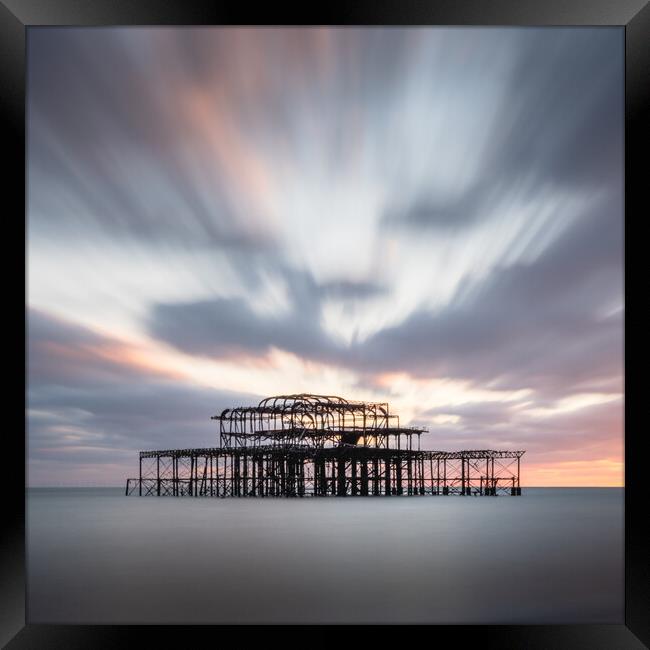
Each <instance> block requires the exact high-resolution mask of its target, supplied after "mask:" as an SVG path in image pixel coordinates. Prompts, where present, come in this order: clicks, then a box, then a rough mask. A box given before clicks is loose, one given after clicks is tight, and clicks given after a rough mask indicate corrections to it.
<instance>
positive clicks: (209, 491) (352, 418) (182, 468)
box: [126, 394, 525, 497]
mask: <svg viewBox="0 0 650 650" xmlns="http://www.w3.org/2000/svg"><path fill="white" fill-rule="evenodd" d="M212 419H213V420H217V421H218V422H219V438H220V444H219V446H218V447H209V448H203V449H166V450H157V451H141V452H140V471H139V476H138V478H129V479H127V482H126V494H127V495H131V494H138V495H140V496H186V495H187V496H218V497H244V496H251V497H267V496H272V497H278V496H282V497H290V496H296V497H303V496H327V495H334V496H373V495H374V496H379V495H405V494H407V495H425V494H426V495H452V494H457V495H464V496H467V495H483V496H496V495H498V494H510V495H513V496H516V495H521V486H520V484H519V475H520V464H521V457H522V456H523V454H524V453H525V452H523V451H494V450H489V449H488V450H464V451H429V450H421V449H420V436H421V435H422V433H425V432H426V431H427V430H426V429H421V428H415V427H401V426H400V424H399V416H397V415H393V414H391V413H390V412H389V408H388V404H387V403H385V402H383V403H369V402H352V401H348V400H345V399H343V398H341V397H336V396H330V395H327V396H325V395H307V394H300V395H281V396H277V397H269V398H266V399H263V400H262V401H261V402H260V403H259V404H258V405H257V406H253V407H238V408H234V409H226V410H225V411H223V412H222V413H221V414H220V415H215V416H213V417H212Z"/></svg>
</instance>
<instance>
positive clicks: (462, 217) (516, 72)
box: [383, 29, 624, 230]
mask: <svg viewBox="0 0 650 650" xmlns="http://www.w3.org/2000/svg"><path fill="white" fill-rule="evenodd" d="M516 39H517V41H518V42H517V45H516V48H515V51H516V52H517V53H518V56H517V58H516V60H515V61H516V62H515V64H514V65H513V66H512V70H511V71H510V72H509V73H508V75H507V83H506V86H505V89H504V92H503V96H502V100H501V103H500V105H499V108H498V110H497V111H496V113H495V116H494V118H493V123H492V125H491V126H490V127H489V130H490V134H491V137H490V138H489V140H488V145H487V146H486V147H485V149H483V150H480V149H479V150H477V151H475V152H474V155H473V157H474V158H477V159H478V160H479V161H480V169H479V172H478V178H479V179H480V180H478V181H476V182H475V183H473V184H472V185H471V186H470V187H469V188H468V189H466V190H465V191H464V192H463V193H462V194H460V195H459V196H453V195H452V196H441V195H440V194H432V193H431V191H430V190H428V188H422V190H421V191H420V194H418V195H415V196H412V197H407V198H406V199H405V198H404V197H400V196H396V197H393V205H390V206H388V207H387V209H386V212H385V213H384V215H383V220H384V223H385V224H386V225H387V226H392V227H395V226H407V227H410V228H415V229H423V228H425V229H426V228H434V229H436V230H448V229H465V228H469V227H471V226H472V225H474V224H475V223H477V222H478V221H482V220H485V219H486V218H487V217H490V215H491V214H493V218H494V219H497V220H498V219H499V212H503V210H504V208H506V207H508V206H509V205H511V204H512V202H513V200H518V201H522V200H523V201H524V202H532V201H535V200H538V201H540V200H542V201H543V200H545V197H547V196H549V195H550V194H552V193H553V192H557V191H558V190H569V191H571V192H574V193H575V192H585V193H590V192H593V191H595V190H602V189H603V188H604V189H606V190H610V191H612V192H620V191H621V188H622V178H623V177H622V166H623V144H622V128H623V73H622V70H623V65H624V61H623V37H622V32H620V33H619V35H618V38H616V37H614V36H613V34H612V33H611V32H609V31H606V30H605V31H604V30H594V29H579V30H562V29H560V30H551V31H549V30H540V29H526V30H520V33H518V34H517V36H516ZM494 48H495V44H492V49H494ZM476 110H480V107H476Z"/></svg>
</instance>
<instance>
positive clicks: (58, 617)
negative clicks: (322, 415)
mask: <svg viewBox="0 0 650 650" xmlns="http://www.w3.org/2000/svg"><path fill="white" fill-rule="evenodd" d="M623 515H624V492H623V489H622V488H528V489H526V488H523V490H522V496H515V497H513V496H498V497H493V496H490V497H474V496H467V497H461V496H430V495H427V496H399V497H397V496H391V497H385V496H384V497H382V496H378V497H315V498H303V499H300V498H292V499H291V498H289V499H287V498H263V499H261V498H243V499H220V498H210V497H137V496H129V497H126V496H125V495H124V488H123V487H121V488H30V489H28V491H27V620H28V622H29V623H67V624H96V623H104V624H107V623H110V624H121V623H124V624H130V623H144V624H148V623H155V624H183V623H199V624H200V623H204V624H219V623H438V624H536V623H537V624H562V623H619V624H620V623H622V622H623V616H624V610H623V605H624V566H623V559H624V519H623Z"/></svg>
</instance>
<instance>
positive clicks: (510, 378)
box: [27, 28, 624, 485]
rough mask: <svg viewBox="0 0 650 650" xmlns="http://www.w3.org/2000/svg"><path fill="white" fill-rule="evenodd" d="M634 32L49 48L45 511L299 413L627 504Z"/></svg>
mask: <svg viewBox="0 0 650 650" xmlns="http://www.w3.org/2000/svg"><path fill="white" fill-rule="evenodd" d="M623 71H624V68H623V31H622V29H617V28H611V29H610V28H597V29H566V28H544V29H519V28H517V29H496V28H489V29H476V28H474V29H464V28H463V29H459V28H453V29H443V28H431V29H430V28H411V29H395V28H391V29H367V28H362V29H282V30H279V29H234V28H230V29H208V28H200V29H178V28H171V29H167V28H164V29H158V28H155V29H154V28H145V29H140V28H120V29H104V28H101V29H71V28H67V29H53V28H35V29H30V30H29V34H28V74H29V77H28V155H29V158H28V161H29V162H28V297H27V298H28V326H29V331H28V334H29V346H28V362H27V363H28V445H29V466H28V471H29V483H30V484H31V485H123V484H124V480H125V478H126V477H127V476H134V475H136V472H137V451H138V450H140V449H155V448H170V447H187V446H211V445H215V444H216V443H217V435H216V427H215V423H214V422H211V421H210V419H209V418H210V416H211V415H213V414H214V413H216V412H219V411H220V410H221V409H223V408H226V407H228V406H237V405H248V404H256V403H257V402H258V401H259V400H260V399H261V398H262V397H264V396H268V395H276V394H282V393H297V392H312V393H326V394H338V395H341V396H344V397H348V398H350V399H360V400H361V399H364V400H372V401H388V402H389V403H390V404H391V406H392V408H393V410H394V411H396V412H398V413H399V414H400V416H401V423H402V424H409V423H410V424H413V425H423V426H427V427H428V428H429V430H430V433H428V434H426V435H425V436H423V440H422V446H423V447H424V448H429V449H451V450H455V449H477V448H492V449H494V448H496V449H526V450H527V454H526V456H525V457H524V463H523V467H522V483H523V484H524V485H622V484H623V354H622V350H623V315H624V305H623V166H622V163H623Z"/></svg>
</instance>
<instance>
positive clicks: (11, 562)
mask: <svg viewBox="0 0 650 650" xmlns="http://www.w3.org/2000/svg"><path fill="white" fill-rule="evenodd" d="M289 6H290V5H289V4H288V3H287V4H286V5H285V6H284V7H278V6H276V5H275V4H265V5H260V7H259V8H257V7H256V8H255V11H254V12H253V11H252V10H251V9H250V8H248V9H247V8H246V7H245V6H244V5H243V4H242V3H227V2H223V3H219V4H215V3H211V2H207V1H205V2H201V1H195V2H189V1H188V0H186V1H182V0H173V1H172V0H158V1H156V0H83V1H82V2H79V1H76V0H0V70H1V72H0V111H2V118H3V119H2V128H3V138H2V145H3V146H2V152H3V157H4V158H5V167H4V168H5V170H7V171H6V172H5V174H6V175H5V183H4V184H3V185H4V195H5V200H7V199H9V200H8V201H7V204H8V206H9V207H7V208H5V223H9V222H13V223H20V218H19V214H21V213H22V214H23V218H24V216H25V189H24V187H25V185H24V182H25V162H26V161H25V87H26V86H25V81H26V80H25V42H26V30H27V28H29V27H30V26H37V25H60V26H61V25H70V26H86V25H87V26H90V25H93V26H100V25H141V26H144V25H206V24H207V25H226V24H240V25H250V24H273V25H307V24H328V25H344V24H358V25H380V24H388V25H415V24H430V25H504V26H505V25H510V26H543V25H547V26H559V25H567V26H586V25H591V26H621V27H622V28H624V30H625V53H626V64H625V65H626V88H625V100H626V108H625V116H626V117H625V119H626V125H625V153H626V155H625V188H626V207H625V212H626V215H625V232H626V238H625V242H626V243H625V265H626V269H625V278H626V287H625V296H626V298H627V296H628V294H629V292H630V284H629V281H630V279H631V278H632V275H631V273H630V271H629V269H630V265H631V263H632V261H631V252H630V251H631V248H632V243H634V244H636V245H638V242H639V239H640V238H638V237H633V236H632V233H633V232H634V226H633V224H634V223H635V221H633V218H632V215H633V214H634V212H636V211H638V212H640V210H641V206H642V205H643V190H644V189H645V188H644V183H643V180H644V178H643V176H644V175H645V174H644V171H643V169H644V158H645V152H646V146H645V145H646V144H647V136H646V135H645V134H644V132H643V131H644V129H643V126H644V119H643V118H644V116H645V109H646V107H647V104H648V94H649V92H650V83H649V81H650V48H649V47H648V43H649V42H650V6H648V2H647V0H616V1H615V2H613V1H612V0H588V1H587V0H545V1H542V0H490V1H488V0H457V1H456V2H450V1H448V0H445V1H442V0H441V1H438V2H436V1H435V0H428V1H423V0H401V1H395V0H390V1H388V0H384V1H382V2H374V3H373V2H367V3H365V2H354V3H353V2H349V3H348V4H347V5H344V4H343V3H341V4H333V3H326V4H323V6H322V7H315V8H314V9H313V10H311V11H307V10H306V7H305V6H302V7H299V8H297V9H296V8H294V9H293V11H292V10H290V9H289ZM21 163H22V164H21ZM636 216H637V217H638V218H640V217H641V216H642V215H641V214H638V215H636ZM23 234H24V235H25V236H26V232H25V231H24V230H23ZM5 249H6V250H7V249H8V251H9V253H10V255H9V259H10V262H11V263H12V264H13V262H15V263H16V265H19V264H20V263H21V262H22V264H23V266H22V268H23V269H25V270H27V269H26V266H25V264H26V260H25V257H24V248H23V249H21V248H20V247H19V246H18V245H15V244H13V243H9V242H6V246H5ZM21 250H22V253H21ZM15 273H16V270H15V268H11V275H8V276H6V277H8V278H9V279H8V282H14V281H13V277H14V276H15ZM640 273H641V274H643V275H645V274H647V272H645V273H644V272H643V271H640ZM16 284H18V283H15V282H14V285H16ZM24 288H25V284H23V292H22V297H20V298H18V297H17V298H16V303H18V300H20V299H22V300H23V307H22V309H23V314H25V311H24V309H25V305H24V298H25V291H24ZM19 293H20V291H18V292H17V294H19ZM626 303H627V300H626ZM15 309H16V313H20V309H21V308H20V307H19V306H18V305H17V304H16V306H15ZM7 311H8V310H7ZM639 312H640V310H638V309H636V308H635V307H634V306H633V305H632V310H630V305H629V304H626V328H625V339H626V341H627V340H628V338H627V337H628V333H629V330H630V327H629V324H630V323H634V322H640V321H639ZM21 325H22V335H23V336H24V335H25V321H24V320H23V321H21V320H20V319H16V321H14V324H13V325H11V326H9V325H7V327H9V329H8V330H7V334H6V337H7V338H6V340H7V341H9V340H12V339H13V336H15V337H16V339H17V338H18V336H19V335H20V334H21ZM634 345H635V347H634V351H635V354H634V359H637V358H638V357H639V356H642V355H641V347H638V346H642V345H643V342H642V341H639V342H638V346H637V341H635V344H634ZM10 347H15V348H16V349H18V345H17V344H16V345H14V346H12V345H10ZM626 349H627V350H630V345H628V346H626ZM622 353H623V351H622ZM634 359H633V358H632V355H631V354H626V358H625V361H626V379H627V378H628V377H629V376H631V371H632V368H631V364H632V363H633V362H634ZM24 362H25V358H24V357H23V369H24V368H25V365H24ZM8 376H9V375H8ZM19 376H20V373H19ZM13 383H14V386H13V389H14V390H16V392H18V390H19V387H18V386H17V384H18V382H15V381H14V382H13ZM23 396H24V395H23ZM641 399H642V398H641V396H640V387H639V385H638V383H635V382H633V381H626V399H625V402H626V405H625V419H626V433H627V435H626V441H625V442H626V447H625V486H626V488H625V621H624V623H621V624H620V625H561V626H542V625H535V626H436V630H435V631H434V634H435V643H436V644H438V643H446V642H448V641H447V640H448V639H449V640H450V641H451V640H453V643H454V645H455V646H458V645H460V646H461V647H462V646H463V645H464V644H468V645H469V644H472V645H474V644H476V645H479V646H481V647H500V648H529V649H535V648H544V649H546V648H589V649H590V650H594V649H598V648H603V649H605V648H607V649H613V648H620V649H623V648H643V647H645V646H650V562H649V561H648V555H649V551H650V537H649V535H648V532H647V531H646V532H644V531H643V530H642V529H643V527H644V526H643V524H644V521H645V522H647V520H648V516H647V506H646V503H645V497H644V492H643V491H644V485H643V476H642V472H643V469H642V466H643V462H644V461H643V454H642V451H643V450H642V445H643V442H644V441H643V436H644V432H643V430H642V429H637V430H633V429H632V426H631V423H632V421H633V415H634V411H637V410H639V404H640V403H641ZM10 403H11V406H12V412H15V413H16V414H17V413H18V410H19V408H18V406H17V405H19V404H20V403H21V402H20V398H19V397H16V398H15V399H12V400H11V402H10ZM23 413H24V412H23ZM19 417H20V416H18V415H17V420H18V418H19ZM20 419H22V421H23V425H24V424H25V419H24V415H23V416H22V417H20ZM11 422H13V420H12V421H11ZM20 430H21V429H20V425H19V424H17V425H16V427H11V426H10V425H9V424H6V429H5V431H4V433H3V454H4V458H5V462H4V466H3V470H4V471H3V474H4V477H5V481H4V482H3V485H4V493H3V505H4V508H3V510H4V512H3V514H4V520H5V523H6V524H7V526H6V529H5V532H4V533H3V537H2V544H1V553H2V561H1V563H0V572H1V575H0V585H1V594H0V643H2V644H3V645H4V644H8V645H7V647H9V648H12V649H14V648H50V647H51V648H59V647H60V648H66V649H73V648H101V647H118V646H125V647H126V646H130V645H133V646H136V645H139V644H145V645H146V646H153V645H154V644H155V645H159V646H167V645H174V646H177V647H188V646H190V645H193V644H194V642H195V641H194V639H195V638H197V635H201V636H203V635H205V634H206V633H207V634H208V635H209V636H207V637H206V638H208V639H211V640H212V641H211V642H212V643H215V642H216V640H217V639H218V638H222V637H221V633H220V632H212V631H211V629H210V628H211V627H212V626H196V627H184V626H164V627H158V626H68V625H35V624H29V623H27V622H26V618H25V611H26V607H25V604H26V588H25V568H26V567H25V564H26V554H25V492H24V490H23V486H24V485H25V465H24V462H20V461H21V459H24V454H25V444H24V443H25V440H24V438H21V436H20V434H19V433H18V432H19V431H20ZM11 506H14V508H12V507H11ZM215 627H218V626H215ZM307 636H308V637H311V638H312V639H313V638H314V637H313V636H312V635H309V634H308V635H307ZM323 640H325V637H323ZM303 642H304V639H303ZM644 644H645V646H644Z"/></svg>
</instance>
